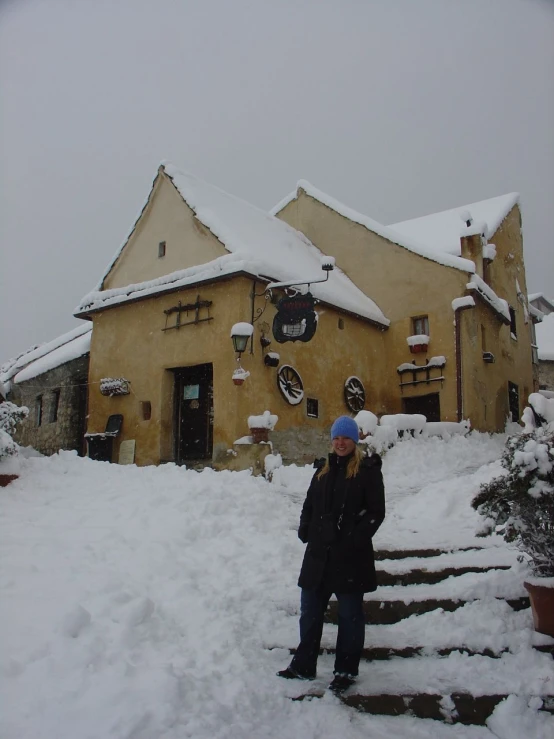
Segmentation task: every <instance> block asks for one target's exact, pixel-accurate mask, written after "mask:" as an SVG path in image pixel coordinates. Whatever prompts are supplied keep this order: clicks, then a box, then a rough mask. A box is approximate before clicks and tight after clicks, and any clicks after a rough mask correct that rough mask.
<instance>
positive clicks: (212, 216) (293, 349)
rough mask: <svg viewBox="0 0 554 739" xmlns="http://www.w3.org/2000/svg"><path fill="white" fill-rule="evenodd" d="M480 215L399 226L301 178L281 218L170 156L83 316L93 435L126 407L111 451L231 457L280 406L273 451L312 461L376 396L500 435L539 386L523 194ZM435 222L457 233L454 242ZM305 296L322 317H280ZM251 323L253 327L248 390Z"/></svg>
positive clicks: (153, 456) (161, 458) (394, 406)
mask: <svg viewBox="0 0 554 739" xmlns="http://www.w3.org/2000/svg"><path fill="white" fill-rule="evenodd" d="M493 201H494V202H493ZM465 210H466V211H467V213H465V212H463V213H462V215H463V216H464V218H465V220H461V219H460V213H459V209H458V211H456V212H454V211H452V212H451V213H450V215H451V218H446V216H444V214H442V215H443V221H445V223H446V221H448V223H449V224H450V225H449V227H448V228H447V225H445V223H442V225H441V224H437V223H435V224H434V225H433V223H431V220H432V218H433V217H429V219H427V225H426V224H425V223H423V221H425V220H426V219H417V221H414V222H407V223H405V224H397V225H396V226H394V227H384V226H381V225H380V224H377V223H376V222H374V221H371V220H370V219H368V218H366V217H365V216H362V215H360V214H357V213H354V212H353V211H351V210H350V209H348V208H346V207H345V206H342V205H341V204H340V203H337V202H336V201H334V200H333V199H331V198H330V197H329V196H326V195H325V194H323V193H321V192H320V191H317V190H316V189H315V188H313V187H312V186H311V185H309V184H308V183H305V182H301V183H299V186H298V188H297V189H296V190H295V192H294V193H293V194H292V195H291V196H289V198H287V199H286V200H285V201H283V203H281V204H280V205H279V206H278V207H277V208H276V209H275V212H274V213H272V214H268V213H265V212H263V211H261V210H260V209H258V208H255V207H254V206H252V205H250V204H248V203H245V202H244V201H241V200H239V199H237V198H235V197H233V196H231V195H228V194H227V193H224V192H222V191H221V190H219V189H218V188H215V187H213V186H211V185H208V184H207V183H204V182H202V181H200V180H197V179H196V178H194V177H192V176H191V175H188V174H185V173H183V172H180V171H179V170H177V169H175V168H174V167H172V166H171V165H162V166H160V168H159V170H158V173H157V175H156V178H155V180H154V182H153V185H152V189H151V191H150V193H149V195H148V198H147V201H146V203H145V205H144V208H143V210H142V213H141V215H140V217H139V218H138V220H137V222H136V223H135V224H134V226H133V229H132V231H131V233H130V235H129V237H128V239H127V241H126V242H125V244H124V246H123V247H122V249H121V250H120V252H119V253H118V254H117V256H116V258H115V259H114V261H113V263H112V264H111V265H109V267H108V269H107V271H106V273H105V274H104V276H103V278H102V279H101V281H100V282H99V284H98V286H97V289H96V290H95V291H93V292H92V293H90V294H89V295H87V296H86V297H85V298H84V299H83V301H82V302H81V305H80V307H79V309H78V312H77V313H76V315H77V316H78V317H81V318H87V319H90V320H92V322H93V333H92V342H91V349H90V370H89V420H88V432H89V434H99V433H102V432H104V431H105V428H106V424H107V422H108V419H109V418H110V417H111V416H116V417H119V423H120V425H121V428H120V431H119V433H118V434H117V436H116V437H114V439H113V443H114V448H113V450H112V452H111V453H112V458H113V459H114V460H117V459H118V458H119V454H120V452H121V450H122V449H124V450H126V451H127V450H128V447H129V445H131V448H132V450H133V452H132V455H133V456H132V458H133V460H134V461H136V463H137V464H140V465H144V464H158V463H160V462H166V461H176V462H178V463H188V464H196V463H199V464H205V463H212V464H214V465H215V466H216V467H218V466H220V467H232V466H233V464H236V455H237V453H238V452H237V449H238V447H237V445H235V444H234V442H235V441H237V440H238V439H240V438H241V437H244V436H246V435H248V433H249V429H248V423H247V421H248V417H249V416H251V415H259V414H262V413H263V412H264V411H265V410H269V411H270V412H271V413H272V414H276V415H277V416H278V417H279V420H278V423H277V425H276V427H275V430H274V431H273V432H272V434H271V439H272V441H273V443H274V446H275V449H276V450H277V451H279V452H281V453H282V454H283V455H284V457H285V459H288V460H293V459H294V460H297V461H302V460H304V461H308V460H311V459H313V456H314V454H315V453H321V452H322V450H323V449H324V448H325V444H326V442H327V433H328V429H329V426H330V424H331V422H332V421H333V419H334V418H335V417H336V416H337V415H340V414H342V413H347V414H354V413H355V412H356V411H358V410H360V409H362V408H364V409H367V410H371V411H373V412H374V413H375V414H377V415H381V414H385V413H397V412H407V413H413V412H423V413H425V414H426V415H427V417H428V419H429V420H450V421H456V420H461V419H462V418H469V419H470V420H471V423H472V426H473V427H475V428H479V429H483V430H489V431H496V430H500V429H501V428H503V427H504V424H505V421H506V418H507V416H508V415H509V414H510V413H511V414H512V416H513V417H514V418H516V417H519V412H520V410H521V409H522V407H523V404H524V403H525V401H526V397H527V395H528V394H529V393H530V392H532V391H533V389H534V377H533V366H532V361H531V330H530V318H529V313H528V311H527V304H526V294H527V289H526V282H525V269H524V263H523V249H522V238H521V229H520V214H519V206H518V202H517V197H516V196H514V195H511V196H504V197H503V198H497V199H493V200H492V201H485V204H474V206H466V209H465ZM439 215H441V214H437V216H439ZM466 215H467V217H465V216H466ZM452 223H454V227H452ZM440 225H441V227H440V228H439V226H440ZM425 228H427V229H429V233H430V234H434V235H435V236H436V234H437V233H438V232H439V231H440V230H441V228H442V232H443V234H444V233H445V232H446V231H448V232H449V233H450V232H453V233H454V236H455V237H456V238H455V239H454V240H453V243H452V244H450V243H449V244H448V245H446V244H443V246H447V247H448V248H446V249H444V248H441V243H443V242H441V241H440V239H439V245H438V246H436V245H433V243H432V242H433V238H431V236H429V235H427V236H426V235H425ZM413 233H415V235H413ZM441 238H443V237H441ZM456 240H457V245H456V243H455V242H456ZM493 243H494V246H492V244H493ZM329 257H332V258H334V262H335V264H336V268H335V269H334V270H332V271H329V267H330V266H332V262H333V260H332V259H329ZM322 267H323V269H322ZM275 283H277V284H276V285H275ZM280 283H285V284H284V285H283V284H280ZM291 283H293V284H294V285H295V286H297V287H293V288H292V290H291V288H290V287H287V286H289V285H290V284H291ZM271 284H273V285H274V286H273V287H272V288H271V290H267V289H266V288H267V286H268V285H271ZM291 292H297V293H298V294H299V295H300V300H301V302H302V303H303V305H304V303H306V301H307V303H308V309H306V310H308V313H306V314H305V315H304V318H302V317H300V318H298V316H296V317H295V318H293V319H290V318H289V319H287V320H289V323H287V322H286V321H285V324H284V325H283V324H282V322H281V323H276V321H278V320H279V319H280V318H281V315H282V312H283V311H284V310H285V307H286V306H285V302H286V301H284V299H285V298H286V296H287V294H288V295H290V294H291ZM310 295H312V296H313V298H314V299H315V306H314V308H313V312H311V311H310V310H309V309H310V305H309V303H310ZM302 296H304V297H302ZM279 301H281V303H280V302H279ZM293 302H294V301H293ZM289 307H290V306H289ZM301 307H302V306H301ZM304 308H305V305H304ZM314 313H315V315H314ZM278 314H279V315H278ZM276 316H277V318H276ZM306 316H308V320H307V322H306ZM310 316H313V324H311V323H310V321H311V317H310ZM240 323H249V324H251V325H252V326H253V327H254V331H253V334H252V337H251V338H250V339H249V341H248V344H247V347H246V350H245V351H244V352H243V353H242V355H241V358H240V364H241V366H242V367H243V368H244V369H245V370H246V371H247V372H249V373H250V374H249V376H248V377H247V379H246V381H244V382H243V384H241V385H238V384H235V383H234V382H233V379H232V376H233V371H234V369H235V368H236V366H237V361H236V355H235V352H234V350H233V345H232V340H231V331H232V328H233V326H235V325H236V324H240ZM276 326H277V327H279V326H282V327H283V330H282V331H279V330H277V329H276ZM306 326H312V328H314V327H315V333H314V334H313V337H312V338H310V339H309V340H307V341H306V340H304V339H306V338H307V337H308V333H309V332H308V331H307V329H306ZM303 332H305V333H304V334H303ZM124 442H126V444H125V443H124ZM122 443H124V444H123V446H122ZM239 451H240V449H239Z"/></svg>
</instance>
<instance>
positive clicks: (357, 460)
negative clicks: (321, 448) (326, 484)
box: [317, 447, 364, 480]
mask: <svg viewBox="0 0 554 739" xmlns="http://www.w3.org/2000/svg"><path fill="white" fill-rule="evenodd" d="M363 458H364V455H363V452H361V451H360V448H359V447H354V454H353V455H352V457H351V458H350V459H349V460H348V465H347V467H346V479H347V480H349V479H350V478H351V477H356V475H357V474H358V472H359V471H360V465H361V463H362V459H363ZM329 470H330V466H329V457H327V459H326V460H325V464H324V465H323V467H322V468H321V469H320V470H319V472H318V473H317V479H318V480H321V478H322V477H323V475H326V474H327V473H328V472H329Z"/></svg>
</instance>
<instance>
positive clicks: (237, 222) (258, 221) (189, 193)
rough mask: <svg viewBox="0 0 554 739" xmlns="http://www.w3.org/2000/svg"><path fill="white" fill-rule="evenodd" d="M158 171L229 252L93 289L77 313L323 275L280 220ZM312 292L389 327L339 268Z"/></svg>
mask: <svg viewBox="0 0 554 739" xmlns="http://www.w3.org/2000/svg"><path fill="white" fill-rule="evenodd" d="M160 171H164V172H165V174H166V175H167V176H168V177H169V178H170V180H171V181H172V182H173V184H174V186H175V188H176V189H177V191H178V192H179V194H180V195H181V197H182V198H183V200H184V201H185V203H186V204H187V205H188V206H189V207H190V208H191V209H192V211H193V212H194V213H195V215H196V217H197V218H198V220H199V221H200V222H201V223H202V224H203V225H204V226H206V228H208V229H209V230H210V231H211V232H212V233H213V234H214V236H216V237H217V239H219V241H220V242H221V243H222V245H223V246H224V247H225V249H227V251H228V252H229V254H227V255H224V256H222V257H219V258H218V259H215V260H213V261H211V262H208V263H206V264H200V265H197V266H194V267H190V268H188V269H183V270H178V271H177V272H173V273H171V274H169V275H165V276H163V277H159V278H156V279H153V280H148V281H145V282H142V283H139V284H134V285H127V286H125V287H123V288H114V289H111V290H99V289H97V290H95V291H93V292H91V293H89V294H88V295H86V296H85V297H84V298H83V300H82V301H81V303H80V305H79V306H78V307H77V309H76V313H77V314H78V315H79V314H85V313H87V312H90V311H93V310H96V309H99V308H104V307H107V306H113V305H116V304H121V303H125V302H128V301H130V300H137V299H140V298H143V297H147V296H151V295H156V294H159V293H161V292H164V291H168V290H175V289H176V288H180V287H185V286H187V285H192V284H196V283H198V282H200V281H206V280H210V279H215V278H221V277H224V276H231V275H233V274H236V273H238V272H243V273H248V274H251V275H253V276H257V277H262V278H269V279H271V280H279V281H291V280H296V279H298V280H299V281H300V282H307V281H309V280H318V279H321V278H322V277H323V276H324V273H323V272H322V270H321V259H322V257H324V255H323V254H322V252H321V251H320V250H319V249H318V248H317V247H315V246H314V245H313V244H312V243H311V242H310V241H309V240H308V239H307V238H306V237H305V236H304V235H303V234H302V233H300V232H299V231H297V230H296V229H294V228H292V227H291V226H289V225H288V224H287V223H285V222H284V221H281V220H280V219H278V218H276V217H274V216H273V215H270V214H268V213H266V212H265V211H263V210H261V209H259V208H257V207H255V206H254V205H251V204H250V203H247V202H245V201H244V200H241V199H240V198H237V197H235V196H233V195H230V194H228V193H226V192H224V191H223V190H220V189H219V188H218V187H215V186H214V185H210V184H208V183H207V182H203V181H202V180H200V179H198V178H197V177H194V176H193V175H191V174H188V173H185V172H182V171H180V170H179V169H177V168H176V167H174V166H173V165H171V164H169V163H164V164H162V165H161V167H160ZM122 249H123V247H122V248H121V249H120V251H119V253H121V250H122ZM117 256H118V255H116V258H117ZM112 264H113V262H112ZM312 293H313V295H314V296H315V297H316V298H318V299H319V300H321V301H324V302H326V303H328V304H331V305H334V306H336V307H338V308H341V309H343V310H346V311H349V312H352V313H355V314H357V315H359V316H361V317H363V318H367V319H370V320H372V321H374V322H376V323H379V324H380V325H383V326H388V325H389V321H388V319H387V318H386V317H385V316H384V314H383V313H382V311H381V310H380V309H379V307H378V306H377V305H376V303H374V301H373V300H371V299H370V298H369V297H368V296H366V295H365V294H364V293H363V292H362V291H361V290H359V289H358V288H357V287H356V286H355V285H354V283H353V282H352V281H351V280H350V279H349V278H348V277H347V276H346V275H345V274H344V272H342V271H341V270H340V269H338V268H335V270H334V271H333V272H331V274H330V276H329V280H328V282H325V283H321V284H316V285H313V288H312Z"/></svg>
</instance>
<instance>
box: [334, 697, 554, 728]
mask: <svg viewBox="0 0 554 739" xmlns="http://www.w3.org/2000/svg"><path fill="white" fill-rule="evenodd" d="M509 695H510V694H508V693H506V694H495V695H477V696H476V695H471V694H470V693H451V694H446V695H438V694H433V693H416V694H404V695H393V694H383V695H350V696H343V698H342V700H343V702H344V703H345V704H346V705H348V706H351V707H352V708H356V709H357V710H359V711H362V712H364V713H371V714H377V715H381V716H402V715H406V714H409V715H411V716H415V717H417V718H423V719H435V720H438V721H444V722H446V723H449V724H454V723H461V724H466V725H471V724H476V725H480V726H484V725H485V723H486V721H487V719H488V718H489V716H490V715H491V713H492V712H493V711H494V709H495V708H496V706H497V705H498V704H499V703H500V702H501V701H503V700H505V699H506V698H508V697H509ZM526 698H527V700H528V701H536V702H537V704H538V706H540V707H539V709H538V710H541V711H548V712H549V713H552V714H554V696H545V697H542V698H541V697H537V696H526Z"/></svg>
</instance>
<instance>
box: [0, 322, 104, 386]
mask: <svg viewBox="0 0 554 739" xmlns="http://www.w3.org/2000/svg"><path fill="white" fill-rule="evenodd" d="M90 331H92V324H91V323H89V322H86V323H83V324H81V325H79V326H76V327H75V328H73V329H71V330H70V331H67V332H66V333H65V334H61V335H60V336H58V337H56V338H55V339H52V340H51V341H48V342H46V343H44V344H39V345H38V346H36V347H33V348H32V349H29V351H27V352H23V354H20V355H19V356H18V357H17V358H16V359H15V360H13V361H11V360H8V362H5V363H4V365H3V366H4V367H6V369H5V370H4V372H3V373H2V374H1V375H0V381H2V382H4V383H5V382H7V381H9V380H11V378H12V377H14V376H15V375H16V374H17V373H18V372H20V371H21V370H22V369H23V368H24V367H27V366H29V365H30V364H31V363H32V362H35V361H36V360H38V359H40V358H41V357H44V356H46V355H47V354H50V353H51V352H53V351H55V350H56V349H59V348H60V347H61V346H64V345H65V344H68V343H69V342H71V341H73V340H74V339H76V338H78V337H79V336H83V335H84V334H86V333H87V332H90Z"/></svg>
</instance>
